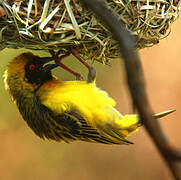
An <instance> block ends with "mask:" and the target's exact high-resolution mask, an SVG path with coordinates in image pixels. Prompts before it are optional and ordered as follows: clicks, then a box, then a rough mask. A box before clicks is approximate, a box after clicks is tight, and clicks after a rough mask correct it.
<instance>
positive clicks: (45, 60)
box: [40, 57, 59, 71]
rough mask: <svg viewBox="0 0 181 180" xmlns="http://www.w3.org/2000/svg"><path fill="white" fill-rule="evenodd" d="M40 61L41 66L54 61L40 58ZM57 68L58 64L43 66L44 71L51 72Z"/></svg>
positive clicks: (51, 58)
mask: <svg viewBox="0 0 181 180" xmlns="http://www.w3.org/2000/svg"><path fill="white" fill-rule="evenodd" d="M40 60H41V62H42V64H43V65H44V64H46V63H48V62H50V61H54V60H55V58H54V57H42V58H40ZM58 66H59V65H58V64H46V65H45V66H43V69H44V71H51V70H52V69H54V68H56V67H58Z"/></svg>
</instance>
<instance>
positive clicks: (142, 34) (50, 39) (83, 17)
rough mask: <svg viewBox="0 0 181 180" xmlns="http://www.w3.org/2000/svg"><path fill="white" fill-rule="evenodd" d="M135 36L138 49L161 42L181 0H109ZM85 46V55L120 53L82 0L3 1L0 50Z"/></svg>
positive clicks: (95, 57) (106, 56) (104, 56)
mask: <svg viewBox="0 0 181 180" xmlns="http://www.w3.org/2000/svg"><path fill="white" fill-rule="evenodd" d="M106 2H107V4H108V6H110V7H111V8H113V9H114V11H115V12H116V13H117V14H119V16H120V19H121V20H122V21H123V22H124V23H125V26H126V28H127V29H128V30H129V31H130V32H131V33H132V34H133V35H134V36H135V37H136V48H138V49H141V48H144V47H150V46H153V45H154V44H157V43H158V42H159V40H160V39H162V38H164V37H166V36H167V35H168V34H169V32H170V25H171V24H172V22H173V21H175V20H176V19H177V17H178V13H179V10H180V5H181V2H180V1H179V0H106ZM72 46H76V47H81V48H80V49H78V52H79V54H80V55H81V56H83V57H84V58H85V59H93V60H97V61H100V62H105V63H106V62H108V61H109V59H112V58H117V57H119V48H118V44H117V43H116V42H115V41H114V40H113V39H112V35H111V33H110V32H109V31H108V30H107V29H106V28H105V27H104V26H103V25H102V24H101V22H100V21H99V19H98V18H97V17H96V16H95V15H94V13H93V12H92V11H91V10H88V9H86V8H85V7H84V6H82V4H81V1H80V0H4V1H3V0H0V49H3V48H6V47H7V48H14V49H16V48H26V49H33V50H50V49H54V50H55V49H61V50H62V54H64V53H66V52H67V51H68V50H69V48H70V47H72Z"/></svg>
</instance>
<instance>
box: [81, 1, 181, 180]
mask: <svg viewBox="0 0 181 180" xmlns="http://www.w3.org/2000/svg"><path fill="white" fill-rule="evenodd" d="M83 2H84V3H85V4H86V5H88V7H89V8H91V9H92V10H93V11H94V12H95V14H96V15H97V16H98V17H99V18H100V19H101V20H102V21H103V22H104V23H105V24H106V25H107V27H108V28H109V29H110V31H111V32H112V34H113V38H115V40H117V41H118V42H119V45H120V51H121V55H122V57H123V60H124V63H125V68H126V73H127V82H128V85H129V89H130V92H131V95H132V99H133V103H134V105H135V106H136V107H137V109H138V112H139V114H140V117H141V119H142V121H143V123H144V125H145V128H146V130H147V132H148V133H149V135H150V136H151V138H152V139H153V141H154V143H155V145H156V146H157V148H158V150H159V151H160V153H161V155H162V156H163V158H164V159H165V161H166V162H167V164H168V166H169V168H170V170H171V172H172V174H173V176H174V177H175V179H178V180H179V179H181V150H178V149H177V148H175V147H174V146H173V145H172V144H170V142H169V141H168V139H167V138H166V136H165V135H164V133H163V131H162V129H161V127H160V125H159V123H158V121H157V120H156V119H154V118H153V116H152V114H153V112H152V110H151V107H150V104H149V101H148V98H147V94H146V90H145V83H144V75H143V71H142V67H141V63H140V58H139V56H138V54H137V52H136V50H135V48H134V39H133V37H132V36H131V35H130V33H129V32H128V31H127V30H126V29H125V28H124V24H123V22H122V21H121V20H120V18H119V17H118V15H117V14H116V13H115V12H114V11H113V10H112V9H111V8H109V7H108V6H107V5H106V4H105V3H104V2H105V1H102V0H83Z"/></svg>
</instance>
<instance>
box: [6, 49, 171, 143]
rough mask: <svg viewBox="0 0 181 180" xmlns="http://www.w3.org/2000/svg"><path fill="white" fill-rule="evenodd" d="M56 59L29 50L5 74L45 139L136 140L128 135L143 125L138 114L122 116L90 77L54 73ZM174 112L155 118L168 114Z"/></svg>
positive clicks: (8, 85)
mask: <svg viewBox="0 0 181 180" xmlns="http://www.w3.org/2000/svg"><path fill="white" fill-rule="evenodd" d="M51 60H53V58H51V57H50V58H41V57H39V56H35V55H33V54H32V53H30V52H28V53H23V54H21V55H19V56H17V57H15V58H14V59H13V61H12V62H10V64H9V65H8V68H7V70H6V72H5V86H6V88H7V89H8V90H9V93H10V95H11V97H12V99H13V101H14V102H15V103H16V105H17V106H18V109H19V111H20V113H21V115H22V117H23V118H24V120H25V121H26V122H27V124H28V125H29V127H30V128H31V129H32V130H33V131H34V132H35V133H36V134H37V135H38V136H39V137H40V138H42V139H45V138H47V139H51V140H55V141H59V142H60V141H65V142H67V143H69V142H72V141H77V140H82V141H87V142H98V143H104V144H132V142H130V141H128V140H127V137H128V136H129V135H130V134H131V133H133V132H136V131H137V130H138V127H139V126H141V125H142V124H141V122H140V120H139V116H138V115H136V114H128V115H121V114H120V112H118V111H117V110H116V109H115V108H114V106H115V105H116V102H115V101H114V100H113V99H112V98H111V97H109V95H108V94H107V93H106V92H105V91H103V90H101V89H99V88H97V87H96V84H95V73H94V71H92V70H91V69H90V70H89V75H88V81H60V80H58V79H57V78H56V77H54V76H52V73H51V70H52V69H54V68H55V67H57V64H46V63H48V62H49V61H51ZM170 112H172V110H171V111H165V112H163V113H161V114H157V115H155V116H157V117H162V116H164V115H167V114H169V113H170Z"/></svg>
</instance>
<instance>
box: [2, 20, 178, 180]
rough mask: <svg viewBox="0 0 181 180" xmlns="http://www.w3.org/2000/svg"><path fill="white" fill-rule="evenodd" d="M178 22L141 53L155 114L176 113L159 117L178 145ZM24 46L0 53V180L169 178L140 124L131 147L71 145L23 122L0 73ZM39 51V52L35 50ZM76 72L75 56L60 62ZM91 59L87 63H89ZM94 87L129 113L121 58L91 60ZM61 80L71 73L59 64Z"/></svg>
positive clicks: (169, 179)
mask: <svg viewBox="0 0 181 180" xmlns="http://www.w3.org/2000/svg"><path fill="white" fill-rule="evenodd" d="M180 32H181V22H180V20H177V22H175V23H174V24H173V25H172V32H171V34H170V36H169V37H167V38H166V39H164V40H162V41H161V43H160V44H159V45H157V46H154V47H152V48H147V49H144V50H141V51H140V55H141V59H142V64H143V69H144V72H145V79H146V83H147V92H148V95H149V99H150V102H151V104H152V107H153V109H154V111H155V112H160V111H163V110H168V109H172V108H175V109H177V111H176V112H175V113H174V114H172V115H169V116H167V117H166V118H164V119H163V120H160V123H161V125H162V127H163V129H164V132H165V134H166V135H167V136H169V138H170V140H171V141H172V142H173V143H174V144H175V145H177V146H179V147H181V133H180V127H181V121H180V116H181V80H180V78H179V76H180V74H181V68H180V67H181V60H180V52H181V46H180V43H181V40H180V39H181V35H180ZM25 51H27V50H11V49H5V50H3V51H1V52H0V58H1V60H0V69H1V71H0V77H1V78H0V141H1V142H0V172H1V173H0V180H25V179H26V180H39V179H43V180H49V179H53V180H60V179H66V180H92V179H96V180H97V179H99V180H118V179H122V180H132V179H139V180H160V179H164V180H171V179H172V176H171V174H170V173H169V171H168V168H167V167H166V166H165V164H164V161H163V160H162V158H161V157H160V155H159V153H158V152H157V150H156V148H155V146H154V144H153V143H152V141H151V139H150V138H149V136H148V135H147V133H146V132H145V130H144V128H140V131H139V132H138V133H136V134H134V135H133V136H131V137H130V138H129V140H131V141H133V142H135V144H134V145H129V146H118V145H113V146H111V145H101V144H91V143H85V142H76V143H72V144H65V143H61V144H60V143H55V142H49V141H42V140H41V139H39V138H38V137H36V136H35V135H34V133H33V132H32V131H31V130H30V129H29V127H28V126H27V125H26V123H25V122H24V121H23V120H22V118H21V116H20V114H19V112H18V110H17V108H16V106H15V105H14V104H13V103H12V102H11V99H10V97H9V94H8V93H7V92H6V90H5V88H4V83H3V77H2V75H3V72H4V70H5V69H6V66H7V64H8V62H9V61H10V60H12V58H13V57H15V56H16V55H18V54H20V53H22V52H25ZM35 53H36V54H39V55H44V56H46V54H43V53H42V52H37V51H36V52H35ZM64 62H66V64H68V65H71V66H72V67H73V68H74V69H75V70H77V71H79V69H81V70H82V73H83V74H84V75H86V73H87V70H86V69H85V68H84V67H82V65H81V64H80V63H78V62H77V61H76V60H75V59H72V58H69V59H66V60H64ZM90 63H91V61H90ZM93 65H94V66H95V67H96V69H97V74H98V75H97V86H98V87H101V88H102V89H104V90H106V91H107V92H109V94H110V95H111V96H112V97H113V98H114V99H115V100H116V101H117V109H118V110H119V111H120V112H121V113H123V114H125V113H131V103H130V102H131V101H130V96H129V92H128V89H127V85H126V81H125V75H124V66H123V64H122V62H120V61H118V60H115V61H113V65H112V67H111V68H110V67H108V66H103V65H102V64H98V63H94V64H93ZM55 73H56V74H57V75H58V76H59V78H60V79H62V80H71V79H73V78H74V77H73V76H72V75H70V74H68V73H66V72H65V71H64V70H63V69H61V68H59V69H58V70H56V72H55Z"/></svg>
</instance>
